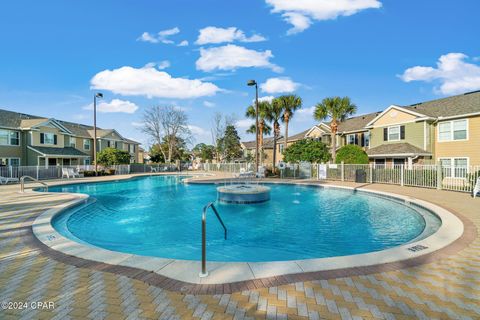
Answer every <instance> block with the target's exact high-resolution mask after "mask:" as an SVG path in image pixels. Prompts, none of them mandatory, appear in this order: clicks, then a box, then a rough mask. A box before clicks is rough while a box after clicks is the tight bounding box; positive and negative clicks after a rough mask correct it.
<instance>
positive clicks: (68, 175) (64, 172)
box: [62, 168, 70, 179]
mask: <svg viewBox="0 0 480 320" xmlns="http://www.w3.org/2000/svg"><path fill="white" fill-rule="evenodd" d="M64 177H66V178H67V179H70V172H69V171H68V168H62V179H63V178H64Z"/></svg>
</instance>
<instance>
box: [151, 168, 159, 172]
mask: <svg viewBox="0 0 480 320" xmlns="http://www.w3.org/2000/svg"><path fill="white" fill-rule="evenodd" d="M150 171H151V172H158V168H154V167H150Z"/></svg>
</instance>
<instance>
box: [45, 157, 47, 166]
mask: <svg viewBox="0 0 480 320" xmlns="http://www.w3.org/2000/svg"><path fill="white" fill-rule="evenodd" d="M45 168H48V157H45Z"/></svg>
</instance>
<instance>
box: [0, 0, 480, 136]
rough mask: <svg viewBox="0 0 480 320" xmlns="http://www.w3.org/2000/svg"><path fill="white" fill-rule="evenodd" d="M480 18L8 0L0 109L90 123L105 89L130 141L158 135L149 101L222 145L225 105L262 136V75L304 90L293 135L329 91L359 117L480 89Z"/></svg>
mask: <svg viewBox="0 0 480 320" xmlns="http://www.w3.org/2000/svg"><path fill="white" fill-rule="evenodd" d="M478 12H480V2H478V1H475V0H460V1H438V0H437V1H433V0H423V1H418V0H417V1H415V0H403V1H394V0H343V1H335V3H334V4H332V3H329V1H328V0H302V1H289V0H256V1H220V0H208V1H181V0H180V1H169V2H167V1H75V2H74V1H22V0H17V1H4V2H3V3H2V5H1V10H0V43H1V47H0V70H1V71H0V108H5V109H9V110H14V111H18V112H25V113H31V114H36V115H45V116H48V117H54V118H58V119H62V120H68V121H75V122H81V123H86V124H89V123H91V111H90V110H88V106H89V104H91V102H92V96H93V92H94V91H93V90H94V89H95V88H97V90H98V91H101V92H103V93H104V95H105V99H104V104H103V106H101V109H102V108H103V111H110V112H102V113H99V116H98V123H99V126H101V127H105V128H116V129H118V130H119V131H120V132H121V133H122V134H123V135H124V136H126V137H128V138H133V139H136V140H138V141H141V142H144V143H146V142H148V139H146V138H145V137H144V136H143V134H142V133H141V132H140V131H139V130H138V123H139V122H140V121H141V117H142V112H143V110H144V109H145V108H146V107H149V106H153V105H175V106H178V107H180V108H183V109H184V110H185V111H186V112H187V114H188V115H189V119H190V124H191V126H192V131H193V133H194V135H195V137H196V139H197V141H196V142H207V143H210V142H211V138H210V132H209V130H210V123H211V118H212V116H213V114H214V113H215V112H217V111H220V112H223V113H225V114H235V115H236V119H237V121H238V123H237V124H238V126H239V128H238V130H239V132H240V133H241V135H242V137H243V138H245V139H253V136H248V135H246V134H245V133H244V131H245V126H246V125H247V124H248V122H247V121H245V120H244V111H245V108H246V107H247V106H248V105H249V104H250V103H251V102H252V99H253V96H254V92H253V90H252V89H251V88H249V87H247V86H246V85H245V83H246V81H247V80H248V79H256V80H257V81H258V82H259V83H260V84H264V85H263V86H262V90H260V96H278V95H281V94H285V93H289V92H291V91H293V92H295V93H297V94H298V95H300V96H301V97H302V98H303V101H304V106H303V111H302V112H299V113H298V114H297V115H295V117H294V121H293V123H292V124H291V128H290V132H291V133H292V134H293V133H296V132H299V131H302V130H305V129H306V128H308V127H309V126H311V125H313V124H314V123H315V121H314V120H313V118H312V116H311V112H312V110H313V108H312V106H314V105H315V104H316V103H317V102H319V101H321V100H322V99H323V98H324V97H327V96H333V95H339V96H344V95H347V96H349V97H350V98H351V99H352V100H353V102H354V103H356V104H357V105H358V107H359V110H358V113H359V114H362V113H368V112H372V111H377V110H382V109H384V108H386V107H388V106H389V105H391V104H399V105H402V104H411V103H415V102H420V101H425V100H431V99H436V98H440V97H444V96H449V95H453V94H457V93H462V92H467V91H472V90H478V89H480V49H479V46H478V44H479V42H478V31H479V30H480V20H479V19H478V16H477V15H478ZM228 28H230V29H228ZM187 43H188V44H187ZM113 111H117V112H113ZM118 111H120V112H118ZM282 130H283V129H282Z"/></svg>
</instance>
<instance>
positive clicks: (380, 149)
mask: <svg viewBox="0 0 480 320" xmlns="http://www.w3.org/2000/svg"><path fill="white" fill-rule="evenodd" d="M330 133H331V131H330V127H329V124H328V123H320V124H318V125H315V126H313V127H312V128H310V129H308V130H306V131H303V132H301V133H299V134H297V135H294V136H292V138H291V139H290V138H289V142H288V144H289V145H290V144H291V143H294V142H295V141H298V140H300V139H316V140H319V141H322V142H324V143H326V144H327V145H331V134H330ZM336 139H337V148H341V147H342V146H344V145H347V144H354V145H358V146H360V147H361V148H363V149H364V150H365V151H366V153H367V155H368V156H369V159H370V162H371V163H372V164H376V165H385V166H388V165H405V166H407V167H411V166H413V165H414V164H427V165H428V164H437V163H440V164H441V165H442V166H443V167H444V168H447V169H449V170H451V173H450V175H451V176H458V175H462V174H464V172H465V171H466V170H467V169H466V168H468V167H470V166H480V91H474V92H467V93H464V94H460V95H456V96H452V97H446V98H442V99H436V100H432V101H426V102H421V103H415V104H412V105H407V106H399V105H391V106H390V107H388V108H386V109H385V110H384V111H382V112H374V113H369V114H365V115H361V116H355V117H351V118H349V119H347V120H345V121H344V122H341V123H340V124H339V126H338V133H337V136H336ZM271 140H272V139H271V138H266V139H265V141H266V143H265V144H264V149H265V150H266V153H267V155H268V154H270V153H271V154H273V150H271V149H273V143H270V142H271ZM279 142H280V144H279V145H278V147H277V150H276V152H277V159H278V160H277V161H278V162H279V161H282V152H283V148H284V146H283V145H281V144H283V140H280V141H279ZM242 147H243V148H244V149H246V150H247V151H248V152H253V153H254V150H255V141H249V142H245V143H243V144H242ZM270 150H271V151H270ZM269 159H270V160H269ZM271 159H272V157H267V158H266V162H267V163H271V161H272V160H271Z"/></svg>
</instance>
